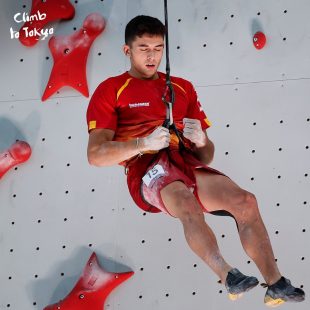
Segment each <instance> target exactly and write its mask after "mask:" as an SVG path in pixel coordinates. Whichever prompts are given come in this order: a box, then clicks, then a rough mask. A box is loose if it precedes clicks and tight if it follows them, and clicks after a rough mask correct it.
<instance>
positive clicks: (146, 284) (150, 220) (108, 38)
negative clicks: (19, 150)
mask: <svg viewBox="0 0 310 310" xmlns="http://www.w3.org/2000/svg"><path fill="white" fill-rule="evenodd" d="M47 1H51V0H47ZM54 1H56V0H54ZM71 3H72V4H73V5H74V7H75V9H76V15H75V18H74V19H73V20H70V21H61V22H54V23H52V24H50V25H48V27H49V28H51V27H53V29H54V33H55V35H68V34H71V33H72V32H73V31H74V30H75V29H80V27H81V25H82V22H83V20H84V19H85V17H86V16H87V15H88V14H89V13H92V12H99V13H101V14H102V15H103V16H104V18H105V19H106V21H107V26H106V29H105V31H104V32H103V33H102V34H101V35H100V36H99V37H98V39H97V40H96V41H95V42H94V44H93V46H92V48H91V50H90V53H89V58H88V63H87V78H88V85H89V89H90V94H92V93H93V91H94V90H95V88H96V86H97V85H98V84H99V83H100V82H101V81H102V80H104V79H106V78H107V77H108V76H111V75H117V74H120V73H122V72H123V71H125V70H126V69H128V68H129V67H128V65H129V63H128V61H127V60H126V59H125V56H123V54H122V51H121V46H122V44H123V40H124V39H123V37H124V29H125V25H126V23H127V22H128V21H129V20H130V19H131V18H133V17H134V16H136V15H138V14H147V15H152V16H156V17H159V18H160V19H161V20H162V21H163V19H164V7H163V0H156V1H155V0H140V1H139V0H127V1H125V0H113V1H112V0H104V1H103V0H78V1H71ZM168 4H169V30H170V58H171V60H170V61H171V73H172V75H178V76H183V77H185V78H187V79H189V80H191V81H192V82H193V83H194V85H195V86H196V89H197V92H198V94H199V97H200V100H201V102H202V105H203V107H204V110H205V112H206V114H207V115H208V117H209V119H210V120H211V121H212V123H213V126H212V127H211V128H210V129H209V130H208V134H209V136H210V138H211V139H212V140H213V141H214V143H215V146H216V154H215V159H214V161H213V163H212V165H211V166H212V167H214V168H217V169H219V170H221V171H223V172H224V173H226V174H227V175H229V176H230V177H231V178H232V179H233V180H234V181H236V182H237V183H238V184H239V185H240V186H241V187H243V188H245V189H247V190H249V191H251V192H253V193H254V194H255V195H256V197H257V199H258V202H259V205H260V210H261V213H262V216H263V218H264V220H265V224H266V226H267V229H268V231H269V234H270V238H271V241H272V244H273V246H274V251H275V255H276V258H277V261H278V265H279V267H280V270H281V271H282V273H283V274H284V275H285V276H287V277H288V278H290V279H291V280H292V281H293V284H295V285H296V286H298V287H303V288H304V290H305V291H306V294H308V295H309V287H310V280H309V279H310V268H309V260H310V255H309V254H310V252H309V251H310V243H309V233H310V224H309V223H310V149H309V146H310V102H309V100H310V99H309V98H310V53H309V50H310V35H309V33H310V19H309V10H310V2H309V1H308V0H296V1H291V0H259V1H257V0H233V1H232V0H217V1H214V0H191V1H190V0H182V1H180V0H168ZM30 8H31V1H30V0H24V1H16V0H11V1H1V3H0V41H1V49H0V55H1V57H0V74H1V79H0V82H1V83H0V90H1V91H0V152H1V151H2V150H5V149H7V148H8V147H9V146H10V145H11V144H12V143H13V142H15V140H16V139H19V140H25V141H27V142H28V143H29V144H30V145H31V147H32V151H33V154H32V157H31V158H30V160H29V161H28V162H27V163H25V164H23V165H20V166H18V167H16V168H15V169H12V170H10V171H9V172H8V173H7V174H6V175H5V176H4V177H3V178H2V179H1V180H0V262H1V264H0V266H1V267H0V287H1V289H0V309H13V310H31V309H43V308H44V307H45V306H47V305H48V304H51V303H55V302H57V301H58V300H60V299H62V298H64V297H65V296H66V295H67V294H68V293H69V291H70V290H71V289H72V287H73V286H74V284H75V282H76V281H77V279H78V278H79V275H80V273H81V271H82V269H83V268H84V265H85V263H86V262H87V260H88V258H89V256H90V255H91V253H92V252H93V251H95V252H96V253H97V255H98V257H99V261H100V264H101V265H102V266H103V267H104V268H105V269H107V270H109V271H115V272H122V271H127V270H133V271H135V275H134V276H133V277H132V278H130V279H129V280H128V281H126V282H125V283H123V284H122V285H121V286H119V287H117V288H116V289H115V290H114V291H113V292H112V293H111V295H110V296H109V298H108V299H107V301H106V306H105V308H106V309H119V310H128V309H136V310H138V309H139V310H151V309H152V310H172V309H173V310H174V309H175V310H176V309H178V310H186V309H208V310H220V309H221V310H222V309H231V310H233V309H238V310H245V309H252V310H261V309H264V307H265V306H264V305H263V297H264V294H265V289H262V288H260V287H258V288H256V289H255V290H253V291H251V292H249V293H248V294H246V295H245V296H244V298H243V299H241V300H239V301H237V302H231V301H230V300H228V298H227V294H226V292H225V289H224V288H223V287H222V286H221V285H220V284H218V283H217V280H218V279H217V277H216V276H215V275H214V274H213V273H212V272H211V271H210V270H209V268H208V267H207V266H205V265H204V264H203V263H202V262H201V261H200V260H199V259H198V258H197V257H196V256H195V255H194V254H193V253H192V252H191V251H190V249H189V248H188V246H187V244H186V242H185V240H184V237H183V231H182V227H181V225H180V224H179V223H178V222H177V220H175V219H173V218H170V217H168V216H166V215H163V214H154V215H152V214H145V213H143V212H141V210H140V209H138V208H137V207H136V206H135V204H134V203H133V201H132V199H131V197H130V195H129V193H128V191H127V186H126V179H125V175H124V173H123V169H122V168H121V167H119V166H116V167H106V168H96V167H91V166H89V164H88V162H87V157H86V147H87V140H88V134H87V126H86V121H85V112H86V109H87V105H88V102H89V98H85V97H83V96H81V95H80V94H79V93H78V92H77V91H75V90H73V89H71V88H69V87H65V88H63V89H61V90H60V91H59V92H58V93H57V94H55V95H54V96H52V97H51V98H50V99H48V100H47V101H46V102H44V103H42V102H41V99H40V98H41V96H42V94H43V92H44V89H45V86H46V83H47V81H48V78H49V74H50V72H51V69H52V65H53V60H52V56H51V53H50V51H49V49H48V39H49V38H47V39H46V40H44V41H41V40H40V41H39V42H38V44H37V45H36V46H34V47H32V48H27V47H25V46H23V45H21V44H20V43H19V41H18V40H16V39H10V28H11V27H12V28H13V29H14V30H18V29H19V28H20V26H21V24H17V23H16V22H15V21H14V19H13V16H14V15H15V14H16V13H18V12H21V13H22V12H30ZM258 30H260V31H263V32H264V33H265V34H266V36H267V45H266V47H265V48H264V49H263V50H261V51H258V50H256V49H255V48H254V46H253V44H252V36H253V34H254V33H255V32H256V31H258ZM164 68H165V62H164V59H163V63H162V66H161V70H162V71H164ZM206 218H207V221H208V223H209V224H210V225H211V226H212V227H213V228H214V231H215V233H216V236H217V238H218V242H219V245H220V248H221V250H222V253H223V254H224V256H225V257H226V259H227V260H228V262H230V263H231V264H232V265H234V266H236V267H238V268H239V269H240V270H242V271H243V272H244V273H249V274H253V275H256V276H257V277H258V278H259V280H260V281H262V280H263V279H262V277H261V276H260V274H259V273H258V270H257V268H256V267H255V265H254V263H253V262H252V261H251V260H250V259H249V258H248V257H247V256H246V255H245V254H244V252H243V250H242V247H241V245H240V241H239V239H238V234H237V231H236V227H235V224H234V222H233V220H232V219H230V218H225V217H214V216H210V215H206ZM308 297H309V296H308ZM309 305H310V303H309V298H308V299H307V300H306V301H305V302H304V303H302V304H298V305H283V306H282V309H293V307H294V308H296V309H303V310H304V309H309Z"/></svg>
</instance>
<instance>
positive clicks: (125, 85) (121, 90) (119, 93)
mask: <svg viewBox="0 0 310 310" xmlns="http://www.w3.org/2000/svg"><path fill="white" fill-rule="evenodd" d="M131 80H132V78H129V79H127V81H126V82H125V84H124V85H123V86H122V87H121V88H120V89H119V90H118V92H117V95H116V100H118V97H119V96H120V95H121V93H122V92H123V90H124V89H125V88H126V87H127V86H128V84H129V82H130V81H131Z"/></svg>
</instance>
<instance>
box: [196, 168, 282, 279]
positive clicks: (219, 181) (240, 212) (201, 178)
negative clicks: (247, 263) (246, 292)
mask: <svg viewBox="0 0 310 310" xmlns="http://www.w3.org/2000/svg"><path fill="white" fill-rule="evenodd" d="M195 176H196V184H197V187H198V191H197V192H198V196H199V199H200V201H201V203H202V204H203V205H204V206H205V207H206V208H207V209H208V210H209V211H210V212H212V211H219V210H225V211H227V212H229V213H230V214H231V215H232V216H233V217H234V218H235V220H236V222H237V224H238V230H239V236H240V240H241V243H242V245H243V248H244V250H245V251H246V253H247V254H248V255H249V257H251V258H252V260H253V261H254V262H255V264H256V265H257V267H258V268H259V270H260V272H261V274H262V275H263V277H264V279H265V281H266V283H267V284H268V285H271V284H274V283H275V282H277V281H278V280H279V279H280V277H281V274H280V272H279V270H278V267H277V264H276V262H275V258H274V254H273V250H272V247H271V243H270V240H269V237H268V233H267V231H266V228H265V225H264V223H263V221H262V218H261V216H260V213H259V210H258V206H257V201H256V198H255V196H254V195H253V194H252V193H250V192H248V191H246V190H244V189H242V188H240V187H239V186H238V185H237V184H236V183H234V182H233V181H232V180H230V179H229V178H227V177H225V176H222V175H218V174H213V173H209V172H206V171H203V170H199V169H197V170H195Z"/></svg>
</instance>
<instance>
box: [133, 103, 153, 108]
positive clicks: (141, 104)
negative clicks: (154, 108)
mask: <svg viewBox="0 0 310 310" xmlns="http://www.w3.org/2000/svg"><path fill="white" fill-rule="evenodd" d="M149 106H150V103H149V102H137V103H129V108H139V107H149Z"/></svg>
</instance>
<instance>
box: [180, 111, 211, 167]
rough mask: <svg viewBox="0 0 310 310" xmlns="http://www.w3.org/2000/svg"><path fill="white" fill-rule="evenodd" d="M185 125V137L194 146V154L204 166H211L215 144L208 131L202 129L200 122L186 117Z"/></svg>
mask: <svg viewBox="0 0 310 310" xmlns="http://www.w3.org/2000/svg"><path fill="white" fill-rule="evenodd" d="M183 123H184V129H183V135H184V137H185V138H187V139H189V140H190V141H192V143H193V144H194V147H193V152H194V153H195V154H196V155H197V157H198V158H199V160H201V161H202V162H203V163H204V164H206V165H208V164H210V163H211V161H212V160H213V156H214V144H213V142H212V141H211V140H210V139H209V138H208V135H207V132H206V130H203V129H202V128H201V122H200V120H198V119H192V118H186V117H185V118H184V119H183Z"/></svg>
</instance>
